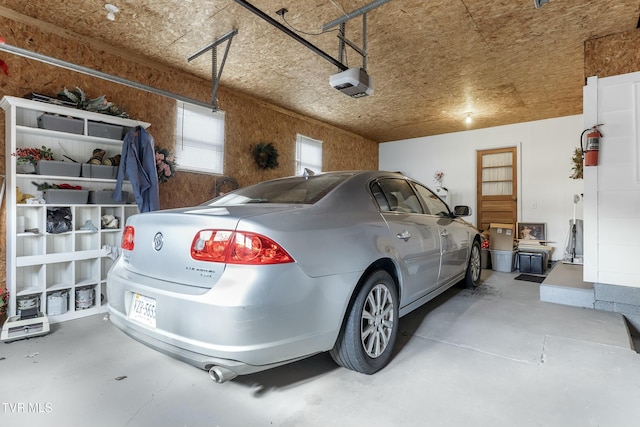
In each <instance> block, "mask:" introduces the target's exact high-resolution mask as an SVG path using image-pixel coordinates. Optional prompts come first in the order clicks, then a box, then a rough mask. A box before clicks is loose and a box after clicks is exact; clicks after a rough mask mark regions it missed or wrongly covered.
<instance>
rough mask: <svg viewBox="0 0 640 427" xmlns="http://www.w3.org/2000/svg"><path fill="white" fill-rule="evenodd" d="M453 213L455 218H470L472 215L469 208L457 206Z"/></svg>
mask: <svg viewBox="0 0 640 427" xmlns="http://www.w3.org/2000/svg"><path fill="white" fill-rule="evenodd" d="M453 213H454V215H455V216H469V215H471V208H470V207H469V206H464V205H461V206H456V207H455V208H453Z"/></svg>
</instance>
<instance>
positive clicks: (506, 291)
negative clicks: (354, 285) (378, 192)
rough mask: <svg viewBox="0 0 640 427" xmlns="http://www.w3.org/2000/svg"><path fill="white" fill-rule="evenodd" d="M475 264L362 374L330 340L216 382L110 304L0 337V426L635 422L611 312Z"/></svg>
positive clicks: (619, 321)
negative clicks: (327, 348) (471, 284)
mask: <svg viewBox="0 0 640 427" xmlns="http://www.w3.org/2000/svg"><path fill="white" fill-rule="evenodd" d="M517 274H518V273H517V272H514V273H500V272H494V271H491V270H485V271H484V272H483V278H484V283H483V284H482V285H481V286H480V287H479V288H478V289H476V290H462V289H451V290H450V291H448V292H446V293H445V294H444V295H441V296H440V297H438V298H437V299H436V300H435V301H432V302H431V303H429V304H427V305H426V306H425V307H423V308H421V309H419V310H417V311H415V312H414V313H412V314H410V315H408V316H406V317H405V318H403V319H401V322H400V328H401V334H400V336H399V342H398V344H397V346H396V355H395V357H394V358H393V360H392V362H391V364H390V365H389V366H388V367H387V368H385V369H384V370H382V371H381V372H379V373H377V374H375V375H373V376H366V375H362V374H358V373H355V372H351V371H349V370H346V369H342V368H338V367H336V366H335V364H334V363H333V361H332V360H331V358H330V357H329V355H328V354H320V355H317V356H314V357H311V358H309V359H306V360H304V361H301V362H298V363H294V364H291V365H288V366H284V367H280V368H277V369H274V370H271V371H267V372H263V373H259V374H254V375H250V376H244V377H238V378H236V379H235V380H233V381H231V382H227V383H225V384H215V383H214V382H213V381H211V380H210V379H209V377H208V374H207V373H206V372H204V371H200V370H198V369H196V368H193V367H191V366H189V365H186V364H184V363H181V362H178V361H176V360H173V359H171V358H169V357H167V356H165V355H163V354H160V353H157V352H155V351H153V350H150V349H148V348H146V347H145V346H143V345H141V344H139V343H137V342H136V341H133V340H132V339H130V338H128V337H127V336H125V335H124V334H123V333H121V332H120V331H119V330H117V329H116V328H115V327H114V326H113V325H111V324H110V322H109V321H108V320H105V316H103V315H100V316H93V317H90V318H86V319H81V320H75V321H70V322H65V323H61V324H54V325H52V331H51V333H50V334H49V335H47V336H44V337H39V338H31V339H28V340H22V341H15V342H12V343H8V344H0V383H1V384H2V386H1V387H0V405H1V407H0V423H1V425H2V426H11V427H19V426H35V425H39V426H47V427H55V426H64V427H69V426H92V427H100V426H110V427H114V426H224V427H227V426H251V427H258V426H283V427H284V426H322V427H329V426H340V427H346V426H365V425H366V426H403V427H410V426H419V427H424V426H430V427H437V426H456V427H458V426H474V427H482V426H491V427H499V426H505V427H507V426H508V427H513V426H518V427H525V426H545V427H549V426H562V427H571V426H576V427H587V426H611V427H613V426H615V427H625V426H629V427H632V426H633V427H636V426H638V425H639V423H640V405H638V402H640V355H638V354H637V353H636V352H635V351H633V349H632V344H631V341H630V338H629V334H628V331H627V328H626V324H625V321H624V319H623V318H622V317H621V316H620V315H619V314H615V313H608V312H600V311H595V310H592V309H586V308H578V307H570V306H564V305H559V304H553V303H548V302H541V301H540V300H539V288H540V285H539V284H537V283H532V282H524V281H516V280H513V278H514V277H515V276H517Z"/></svg>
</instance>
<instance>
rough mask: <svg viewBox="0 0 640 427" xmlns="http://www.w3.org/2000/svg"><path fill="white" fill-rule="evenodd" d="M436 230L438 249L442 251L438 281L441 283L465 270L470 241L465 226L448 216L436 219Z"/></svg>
mask: <svg viewBox="0 0 640 427" xmlns="http://www.w3.org/2000/svg"><path fill="white" fill-rule="evenodd" d="M438 231H439V232H440V251H441V253H442V264H441V266H440V277H439V278H438V282H439V284H441V285H442V284H444V283H446V282H448V281H449V280H450V279H451V278H452V277H455V276H457V275H459V274H461V273H463V272H464V271H465V265H466V262H467V259H468V258H469V247H470V245H471V242H470V234H469V231H468V230H467V229H466V227H465V228H463V227H460V225H459V224H458V223H457V222H456V221H454V220H452V219H450V218H440V219H439V220H438Z"/></svg>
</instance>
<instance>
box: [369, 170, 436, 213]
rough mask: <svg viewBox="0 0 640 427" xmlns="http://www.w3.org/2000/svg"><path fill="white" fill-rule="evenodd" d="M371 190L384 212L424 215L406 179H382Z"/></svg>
mask: <svg viewBox="0 0 640 427" xmlns="http://www.w3.org/2000/svg"><path fill="white" fill-rule="evenodd" d="M371 190H372V192H373V195H374V197H375V199H376V200H377V201H378V205H379V206H380V210H382V211H391V212H407V213H424V211H423V210H422V206H421V205H420V202H419V201H418V197H417V196H416V194H415V193H414V191H413V189H412V188H411V185H409V183H408V182H407V181H405V180H404V179H398V178H389V179H381V180H379V181H378V182H377V183H376V184H374V185H373V186H372V187H371ZM380 192H381V193H382V194H380ZM381 196H383V200H382V197H381Z"/></svg>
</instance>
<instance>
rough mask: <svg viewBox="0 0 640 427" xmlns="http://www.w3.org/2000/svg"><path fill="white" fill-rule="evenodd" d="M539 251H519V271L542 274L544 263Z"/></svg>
mask: <svg viewBox="0 0 640 427" xmlns="http://www.w3.org/2000/svg"><path fill="white" fill-rule="evenodd" d="M543 259H544V257H543V256H542V254H541V253H531V252H519V253H518V266H519V270H520V273H533V274H542V273H543V272H544V265H543Z"/></svg>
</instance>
